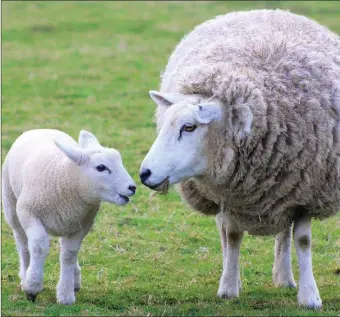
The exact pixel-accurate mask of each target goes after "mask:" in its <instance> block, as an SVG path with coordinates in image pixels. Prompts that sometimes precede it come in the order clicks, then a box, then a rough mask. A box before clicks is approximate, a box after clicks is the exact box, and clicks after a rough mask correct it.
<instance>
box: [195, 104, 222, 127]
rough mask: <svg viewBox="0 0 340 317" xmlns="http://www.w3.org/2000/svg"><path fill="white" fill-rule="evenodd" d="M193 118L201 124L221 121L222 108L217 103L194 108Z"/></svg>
mask: <svg viewBox="0 0 340 317" xmlns="http://www.w3.org/2000/svg"><path fill="white" fill-rule="evenodd" d="M194 116H195V118H196V120H197V121H198V122H199V123H201V124H208V123H210V122H211V121H215V120H221V119H222V107H221V106H220V105H219V104H217V103H205V104H199V105H195V106H194Z"/></svg>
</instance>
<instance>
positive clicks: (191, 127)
mask: <svg viewBox="0 0 340 317" xmlns="http://www.w3.org/2000/svg"><path fill="white" fill-rule="evenodd" d="M196 127H197V126H195V125H184V126H183V130H184V131H186V132H193V131H195V129H196Z"/></svg>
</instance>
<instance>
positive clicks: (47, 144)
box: [3, 129, 100, 236]
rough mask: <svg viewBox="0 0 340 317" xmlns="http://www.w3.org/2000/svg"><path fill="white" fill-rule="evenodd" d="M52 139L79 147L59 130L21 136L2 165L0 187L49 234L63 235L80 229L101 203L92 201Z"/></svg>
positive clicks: (77, 172) (76, 171)
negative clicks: (27, 209) (24, 208)
mask: <svg viewBox="0 0 340 317" xmlns="http://www.w3.org/2000/svg"><path fill="white" fill-rule="evenodd" d="M53 137H58V138H59V139H62V140H64V141H67V142H70V144H74V145H75V146H78V144H77V142H76V141H74V140H73V139H72V138H71V137H70V136H68V135H67V134H65V133H63V132H61V131H56V130H47V129H46V130H32V131H28V132H25V133H23V134H22V135H21V136H20V137H19V138H18V139H17V141H16V142H15V143H14V145H13V147H12V148H11V150H10V151H9V153H8V155H7V157H6V160H5V162H4V167H3V173H6V174H7V177H4V182H5V183H4V185H3V186H6V188H7V189H8V190H10V191H12V193H13V196H14V198H15V199H16V200H17V199H18V198H20V199H19V204H20V205H21V206H25V205H27V208H29V211H30V212H32V213H33V214H34V215H35V216H37V217H38V218H39V219H40V220H41V221H42V223H43V225H44V226H45V228H46V230H47V232H48V233H50V234H52V235H55V236H65V235H71V234H74V233H76V232H78V231H79V230H81V228H82V226H84V221H86V220H87V217H88V216H89V215H88V214H89V213H91V214H93V213H94V214H96V213H97V211H98V209H99V207H100V201H98V200H93V197H92V195H91V190H90V189H89V188H87V187H86V185H87V184H88V182H87V181H86V179H84V176H83V174H82V173H80V168H79V166H77V165H76V164H74V163H73V162H72V161H71V160H70V159H68V158H67V157H66V156H65V154H64V153H63V152H62V151H61V150H60V149H59V148H58V147H57V146H56V145H55V144H54V142H53ZM18 153H20V155H18ZM51 193H53V194H51ZM32 204H34V208H32ZM51 210H53V213H51ZM13 216H14V217H16V215H13ZM92 216H94V215H92Z"/></svg>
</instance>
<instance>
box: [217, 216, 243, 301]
mask: <svg viewBox="0 0 340 317" xmlns="http://www.w3.org/2000/svg"><path fill="white" fill-rule="evenodd" d="M216 222H217V226H218V228H219V230H220V235H221V242H222V252H223V272H222V276H221V279H220V286H219V289H218V292H217V296H219V297H222V298H233V297H238V296H239V291H240V288H241V279H240V269H239V254H240V246H241V242H242V238H243V231H240V230H239V229H238V227H237V226H236V224H235V223H234V221H232V220H231V219H228V218H227V216H226V215H225V214H224V213H221V214H219V215H217V216H216Z"/></svg>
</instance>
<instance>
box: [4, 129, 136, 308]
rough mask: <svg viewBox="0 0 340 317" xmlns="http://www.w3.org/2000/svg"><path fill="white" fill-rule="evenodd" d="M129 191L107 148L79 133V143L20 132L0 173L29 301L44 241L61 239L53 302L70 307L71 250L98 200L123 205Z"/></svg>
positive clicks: (76, 277)
mask: <svg viewBox="0 0 340 317" xmlns="http://www.w3.org/2000/svg"><path fill="white" fill-rule="evenodd" d="M135 190H136V185H135V183H134V181H133V180H132V178H131V177H130V175H129V174H128V172H127V171H126V170H125V168H124V166H123V163H122V159H121V156H120V154H119V152H118V151H116V150H114V149H109V148H104V147H102V146H101V145H100V144H99V142H98V140H97V139H96V137H95V136H94V135H93V134H91V133H90V132H87V131H80V134H79V144H78V143H77V142H76V141H74V140H73V139H72V138H71V137H70V136H68V135H67V134H65V133H63V132H61V131H58V130H48V129H41V130H31V131H27V132H25V133H23V134H22V135H21V136H20V137H19V138H18V139H17V140H16V141H15V142H14V144H13V146H12V147H11V149H10V151H9V152H8V154H7V156H6V158H5V162H4V164H3V169H2V199H3V208H4V213H5V219H6V221H7V222H8V224H9V225H10V226H11V227H12V229H13V234H14V238H15V242H16V245H17V249H18V253H19V258H20V272H19V277H20V279H21V285H22V288H23V290H24V291H25V292H26V296H27V299H29V300H32V301H34V300H35V298H36V296H37V295H38V293H39V292H40V291H41V290H42V287H43V274H44V273H43V266H44V261H45V258H46V256H47V254H48V251H49V237H48V235H49V234H50V235H53V236H59V237H60V279H59V283H58V286H57V300H58V302H59V303H61V304H72V303H73V302H74V301H75V294H74V292H75V291H78V290H79V289H80V282H81V276H80V267H79V263H78V259H77V257H78V251H79V248H80V245H81V243H82V241H83V239H84V237H85V236H86V235H87V234H88V232H89V231H90V229H91V227H92V225H93V222H94V219H95V217H96V215H97V212H98V210H99V208H100V203H101V201H107V202H110V203H115V204H117V205H125V204H126V203H128V201H129V198H128V197H127V196H131V195H133V194H134V193H135Z"/></svg>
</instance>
